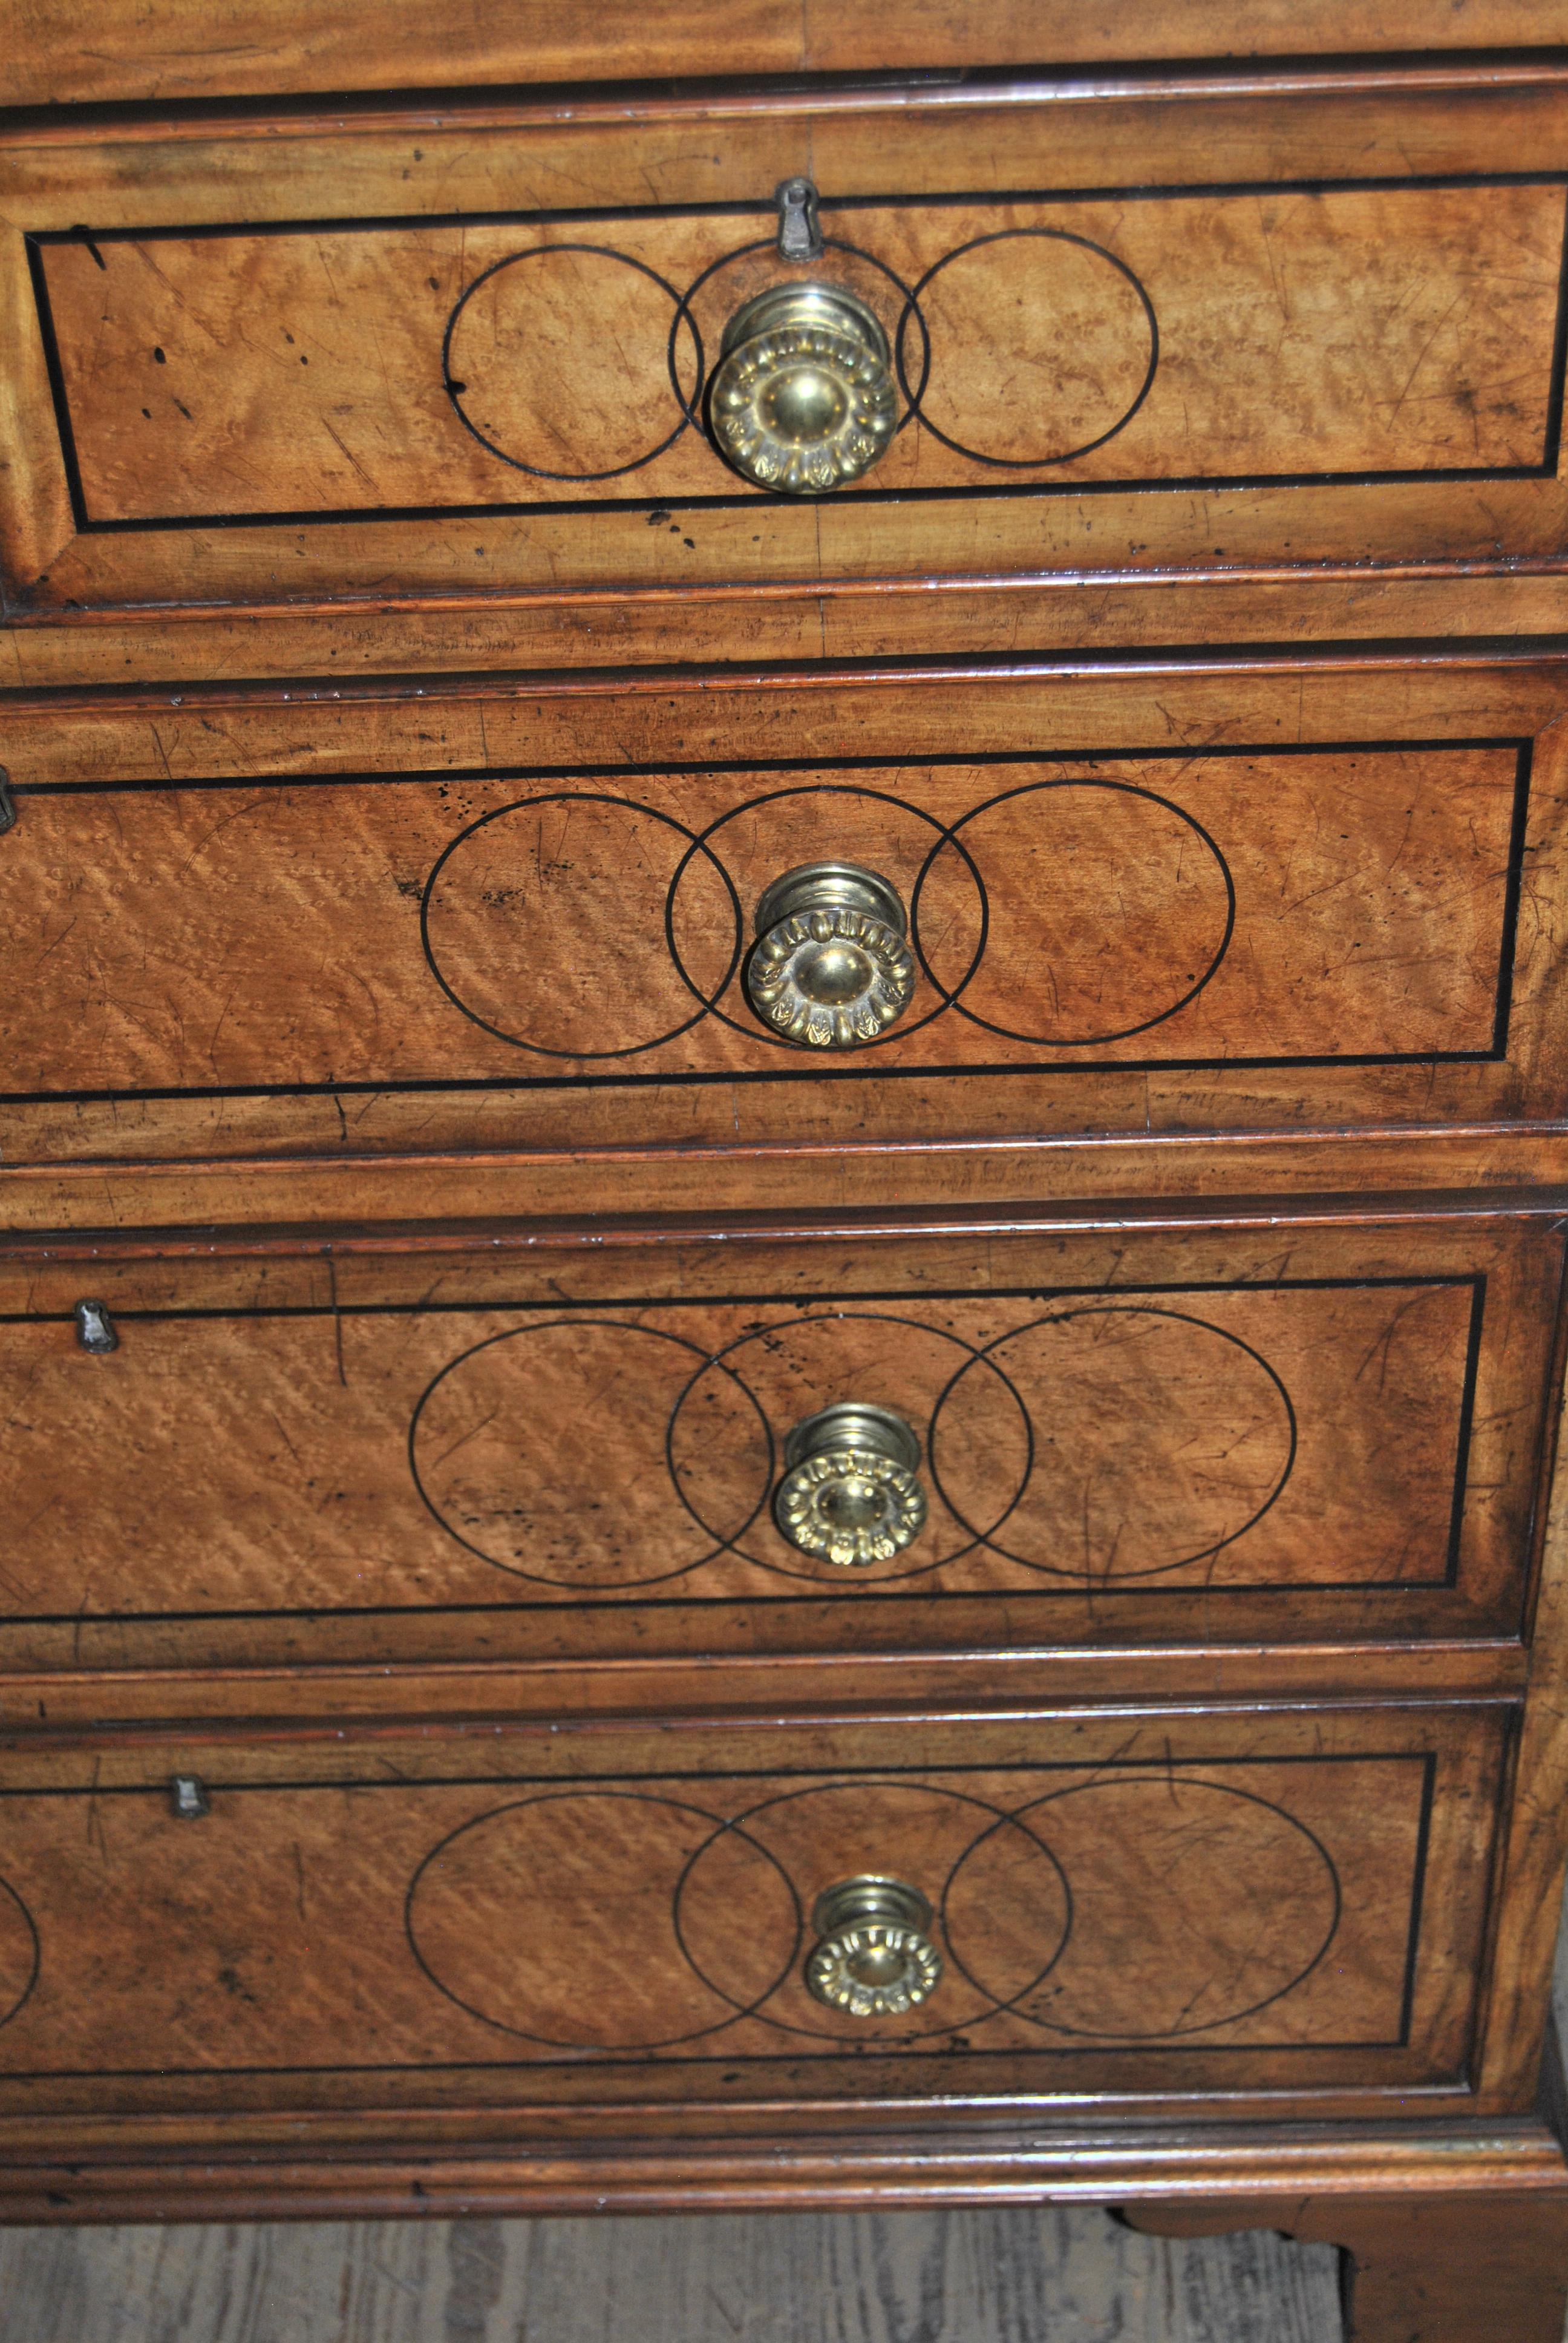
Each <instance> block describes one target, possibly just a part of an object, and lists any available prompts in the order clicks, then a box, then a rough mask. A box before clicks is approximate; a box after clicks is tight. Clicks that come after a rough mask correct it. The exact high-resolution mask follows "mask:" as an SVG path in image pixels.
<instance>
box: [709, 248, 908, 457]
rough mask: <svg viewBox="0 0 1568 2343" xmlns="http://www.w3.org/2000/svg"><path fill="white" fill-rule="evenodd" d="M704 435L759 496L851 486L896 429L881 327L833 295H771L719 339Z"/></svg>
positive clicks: (832, 291)
mask: <svg viewBox="0 0 1568 2343" xmlns="http://www.w3.org/2000/svg"><path fill="white" fill-rule="evenodd" d="M708 416H709V428H710V429H711V431H712V433H713V437H714V438H715V440H716V441H717V443H718V445H719V448H720V450H721V452H722V453H723V454H724V455H726V456H727V457H728V458H729V461H730V462H731V463H732V464H733V465H734V467H735V468H736V470H737V471H738V472H743V473H744V474H745V476H746V478H748V479H749V480H755V481H756V483H757V485H758V487H759V488H779V489H782V490H783V491H784V492H785V493H786V494H787V495H789V496H806V497H817V496H821V495H823V494H824V493H825V492H826V490H828V489H829V488H839V487H840V486H841V485H842V484H843V482H844V481H846V480H858V479H859V477H860V475H861V473H862V472H869V470H870V468H871V466H872V465H873V464H874V463H875V462H876V461H877V459H878V458H879V457H880V456H883V455H885V454H886V453H887V449H888V444H889V442H890V439H891V438H892V436H893V427H894V425H895V424H896V422H897V421H898V412H897V407H896V403H895V400H894V396H893V367H892V359H891V357H890V352H889V348H888V337H887V335H886V334H885V333H884V332H883V330H882V327H881V323H880V321H879V318H878V317H876V316H875V315H874V314H873V312H872V311H871V310H869V309H868V308H867V307H866V305H865V303H864V302H863V301H860V300H858V299H857V298H856V297H855V295H854V294H853V293H846V292H845V291H844V289H843V287H841V286H838V285H775V286H772V287H770V288H769V290H768V291H767V292H766V293H759V294H758V295H757V296H756V297H755V298H754V299H752V300H749V301H747V302H745V303H744V304H743V305H742V307H740V308H739V309H737V311H736V312H735V315H734V317H731V318H730V320H729V324H728V326H726V327H725V329H724V339H723V342H722V344H721V345H720V351H719V365H718V367H717V368H716V369H715V372H714V377H713V388H712V390H711V392H710V393H709V405H708Z"/></svg>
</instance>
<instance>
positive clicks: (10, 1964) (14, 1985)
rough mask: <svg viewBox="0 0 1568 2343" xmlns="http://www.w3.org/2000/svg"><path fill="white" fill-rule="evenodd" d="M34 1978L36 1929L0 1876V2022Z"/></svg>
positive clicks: (5, 2021)
mask: <svg viewBox="0 0 1568 2343" xmlns="http://www.w3.org/2000/svg"><path fill="white" fill-rule="evenodd" d="M37 1979H38V1931H37V1929H36V1928H35V1926H33V1916H32V1914H31V1913H30V1912H29V1911H28V1909H27V1906H25V1904H24V1903H23V1901H22V1898H21V1897H20V1896H18V1895H17V1893H16V1890H15V1888H14V1887H13V1886H12V1885H11V1884H10V1882H9V1881H8V1880H5V1879H0V2026H5V2025H6V2024H8V2023H9V2021H10V2020H11V2019H12V2018H13V2017H15V2015H16V2013H17V2011H18V2010H19V2009H20V2008H21V2006H22V2005H23V2003H24V2002H25V2000H26V1998H27V1996H28V1995H29V1994H30V1993H31V1992H32V1990H33V1987H34V1986H35V1984H36V1983H37Z"/></svg>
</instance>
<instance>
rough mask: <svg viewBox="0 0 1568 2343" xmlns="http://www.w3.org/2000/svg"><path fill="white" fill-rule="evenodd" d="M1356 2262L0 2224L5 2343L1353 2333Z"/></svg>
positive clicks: (948, 2236) (1032, 2239) (723, 2226)
mask: <svg viewBox="0 0 1568 2343" xmlns="http://www.w3.org/2000/svg"><path fill="white" fill-rule="evenodd" d="M1336 2263H1337V2257H1336V2255H1335V2254H1334V2252H1333V2249H1332V2247H1328V2246H1315V2247H1292V2246H1290V2245H1287V2244H1285V2243H1284V2242H1283V2241H1282V2239H1280V2238H1278V2237H1274V2236H1272V2235H1271V2234H1270V2233H1269V2232H1267V2231H1254V2232H1252V2233H1251V2234H1248V2235H1244V2236H1241V2237H1227V2238H1224V2239H1216V2240H1209V2239H1192V2240H1181V2241H1168V2240H1165V2239H1157V2238H1154V2237H1141V2236H1139V2235H1137V2234H1136V2233H1135V2232H1134V2231H1132V2230H1131V2229H1129V2228H1127V2227H1124V2226H1122V2225H1121V2223H1119V2222H1117V2221H1115V2220H1113V2219H1112V2218H1111V2216H1110V2215H1109V2214H1107V2213H1103V2212H1100V2211H1098V2210H1095V2209H1092V2208H1087V2209H1083V2210H1080V2209H1077V2208H1063V2207H1055V2208H1052V2207H1033V2206H1028V2207H1010V2208H1007V2209H1003V2210H996V2211H971V2212H958V2211H955V2212H940V2211H939V2212H931V2213H896V2214H891V2215H890V2214H877V2213H860V2214H841V2215H838V2216H835V2215H833V2214H830V2213H829V2214H809V2213H808V2214H769V2215H766V2216H747V2215H735V2214H729V2215H724V2214H717V2215H715V2214H690V2215H687V2216H685V2217H681V2218H677V2219H670V2220H657V2219H653V2220H650V2219H648V2218H646V2217H644V2218H641V2219H629V2220H628V2219H621V2220H617V2219H615V2218H613V2217H612V2218H609V2219H605V2218H603V2217H601V2218H599V2219H598V2220H569V2219H567V2220H547V2221H536V2222H528V2223H524V2222H503V2221H494V2220H477V2221H445V2220H426V2221H422V2222H407V2223H403V2224H393V2223H380V2224H377V2223H373V2222H332V2223H328V2222H322V2223H319V2224H316V2225H311V2224H306V2225H303V2226H302V2225H299V2224H295V2225H292V2226H289V2227H285V2226H282V2225H277V2224H274V2225H270V2226H269V2225H266V2224H259V2225H256V2226H246V2227H240V2226H235V2225H228V2226H215V2227H207V2228H198V2227H178V2226H175V2227H166V2228H162V2229H158V2228H147V2227H141V2228H134V2227H133V2228H121V2229H98V2230H94V2229H77V2230H72V2229H50V2230H37V2229H31V2230H29V2229H13V2230H0V2297H3V2298H4V2302H5V2308H0V2338H4V2343H524V2338H529V2337H534V2336H539V2335H542V2336H544V2337H546V2338H548V2343H614V2338H618V2337H620V2336H623V2335H625V2334H626V2332H627V2331H628V2328H629V2327H635V2328H636V2331H637V2334H638V2337H639V2338H641V2343H913V2338H917V2337H918V2338H919V2343H1040V2338H1042V2337H1046V2336H1049V2337H1050V2338H1059V2337H1060V2338H1064V2343H1079V2338H1085V2343H1087V2338H1091V2337H1094V2338H1100V2337H1110V2336H1115V2337H1116V2338H1118V2343H1338V2338H1339V2333H1340V2318H1339V2294H1338V2272H1337V2268H1336Z"/></svg>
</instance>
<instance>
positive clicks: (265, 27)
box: [9, 0, 1563, 105]
mask: <svg viewBox="0 0 1568 2343" xmlns="http://www.w3.org/2000/svg"><path fill="white" fill-rule="evenodd" d="M14 16H15V24H14V27H13V43H14V46H13V54H12V57H11V62H10V70H9V84H10V90H11V95H12V101H13V103H15V104H17V105H25V104H45V103H47V104H52V105H61V104H70V103H80V102H81V101H83V100H85V99H94V98H95V99H99V100H102V99H106V98H121V99H137V98H140V99H167V98H190V97H211V96H224V97H226V96H234V95H235V94H236V93H237V92H246V93H250V92H256V93H274V92H276V93H282V94H284V95H290V96H291V95H292V94H293V93H294V92H296V91H297V90H310V89H318V90H328V91H332V92H334V93H337V92H338V91H340V90H344V89H348V88H355V89H408V88H416V87H418V86H420V85H433V86H436V87H440V88H446V87H450V86H454V85H469V84H474V83H487V82H525V83H526V82H538V81H545V82H549V81H573V80H578V79H584V78H600V77H606V76H608V77H609V78H612V79H615V80H623V79H627V78H629V77H632V76H638V77H640V76H642V75H654V74H661V75H662V74H723V75H736V74H775V73H782V74H799V73H833V72H837V73H842V72H846V71H856V70H862V69H864V68H866V67H868V66H869V67H871V68H873V69H875V70H877V71H879V72H886V71H887V70H888V69H889V68H890V67H892V66H895V65H915V66H923V65H964V66H975V65H1033V64H1034V63H1035V62H1036V61H1037V60H1038V59H1040V58H1042V57H1050V58H1053V59H1057V60H1059V61H1060V62H1063V63H1067V62H1073V63H1077V62H1080V61H1088V62H1091V63H1096V64H1097V63H1099V62H1100V61H1101V59H1103V58H1106V57H1116V58H1121V59H1127V60H1131V59H1143V58H1152V59H1163V58H1168V57H1182V56H1200V57H1212V56H1237V57H1255V56H1259V55H1263V56H1267V55H1281V54H1283V55H1287V56H1291V57H1299V56H1302V55H1312V54H1315V53H1317V52H1320V51H1326V52H1327V53H1328V54H1330V55H1332V54H1333V53H1335V52H1336V51H1337V52H1342V53H1343V52H1348V53H1351V54H1352V55H1353V54H1359V53H1360V52H1362V51H1366V50H1372V51H1374V52H1375V51H1379V50H1389V49H1396V50H1397V49H1417V48H1421V47H1422V46H1423V45H1425V44H1426V43H1427V42H1428V41H1429V40H1430V39H1431V38H1432V15H1431V11H1430V7H1429V6H1428V5H1424V0H1400V5H1397V6H1395V5H1389V0H1244V5H1243V0H1238V5H1235V6H1233V7H1231V8H1229V9H1227V11H1226V12H1225V15H1224V18H1223V20H1222V21H1220V22H1216V20H1215V16H1214V11H1213V7H1212V5H1211V0H1159V5H1154V0H1109V5H1102V6H1101V8H1100V9H1099V10H1098V11H1097V12H1096V15H1095V17H1094V20H1093V22H1092V24H1086V23H1085V22H1084V21H1083V19H1082V17H1081V14H1080V12H1079V10H1078V9H1077V7H1076V6H1074V5H1071V0H996V5H994V6H992V7H990V8H988V9H987V10H986V12H985V14H984V15H983V16H980V17H977V16H975V15H973V14H972V13H971V12H970V10H968V9H965V8H958V7H954V6H951V5H945V0H892V5H889V0H881V5H870V0H801V5H799V6H798V7H794V8H785V9H781V8H777V7H772V6H768V5H762V0H521V5H518V0H508V5H505V6H503V5H500V0H473V5H469V6H467V7H466V8H465V9H464V10H463V12H462V14H461V15H460V17H457V18H447V17H443V18H442V19H441V21H440V22H439V24H435V25H433V24H432V23H431V21H430V18H429V15H428V13H427V11H426V10H425V9H423V8H421V7H419V6H417V5H416V4H415V0H383V5H382V6H381V7H380V8H379V9H378V11H377V23H376V38H375V41H374V42H373V43H369V44H367V42H366V41H365V40H364V38H363V34H362V31H361V30H357V28H356V26H355V25H354V24H353V23H352V22H350V21H349V20H348V19H347V18H346V17H345V16H344V15H343V14H342V13H341V12H340V10H338V9H337V7H336V6H332V5H302V0H221V5H215V0H201V5H196V0H152V5H146V6H144V7H143V8H142V9H141V10H140V11H139V12H138V14H137V15H136V16H135V17H134V18H131V19H129V20H127V19H126V16H125V15H124V14H123V12H122V11H121V9H120V8H119V7H118V6H117V5H115V0H77V5H74V6H69V5H65V0H17V5H15V9H14ZM1556 18H1557V12H1556V11H1555V9H1554V8H1553V7H1548V6H1544V5H1543V0H1466V5H1462V7H1461V8H1458V9H1455V10H1453V11H1452V12H1451V15H1450V17H1449V18H1448V19H1447V20H1446V21H1445V22H1444V23H1443V25H1442V37H1443V39H1444V41H1445V42H1449V43H1453V44H1460V45H1462V46H1463V47H1464V48H1480V47H1504V46H1506V45H1509V44H1510V43H1518V44H1520V45H1534V44H1536V43H1539V42H1541V41H1543V40H1548V39H1552V38H1554V37H1558V36H1559V35H1561V32H1562V29H1563V27H1562V25H1560V24H1559V23H1558V22H1557V21H1556Z"/></svg>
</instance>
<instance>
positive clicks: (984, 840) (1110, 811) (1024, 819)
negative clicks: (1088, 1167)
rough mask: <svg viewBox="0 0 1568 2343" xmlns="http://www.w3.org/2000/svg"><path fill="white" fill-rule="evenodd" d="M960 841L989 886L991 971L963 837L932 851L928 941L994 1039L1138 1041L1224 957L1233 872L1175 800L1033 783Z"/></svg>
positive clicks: (1079, 783)
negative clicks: (978, 949)
mask: <svg viewBox="0 0 1568 2343" xmlns="http://www.w3.org/2000/svg"><path fill="white" fill-rule="evenodd" d="M952 834H953V838H954V840H958V841H960V842H961V844H962V845H963V847H964V848H965V849H966V850H967V851H968V853H969V855H970V858H971V860H972V861H973V864H974V866H975V868H976V869H977V870H979V872H980V879H981V881H982V882H983V885H984V888H985V895H986V903H987V908H988V915H989V916H988V926H987V933H986V943H985V950H984V952H983V954H982V956H981V958H980V965H979V966H978V968H974V967H973V953H972V948H971V946H970V942H969V940H968V920H967V906H968V904H969V901H970V898H971V896H972V894H973V889H974V881H973V879H972V877H971V876H970V871H969V870H968V868H967V867H966V866H965V865H964V864H963V862H962V861H961V860H960V857H959V855H958V854H957V852H956V851H955V849H954V847H953V846H950V845H948V844H946V843H944V844H942V845H941V846H940V848H939V849H938V850H937V851H936V853H935V854H934V855H933V856H932V858H931V860H930V866H929V868H928V870H927V871H926V874H925V877H924V879H923V880H922V882H921V884H920V889H919V891H918V893H917V895H916V897H915V900H914V902H913V906H912V911H913V921H914V936H915V940H916V942H917V943H918V945H919V947H920V953H921V956H922V958H923V959H924V960H925V963H926V965H927V967H928V968H929V969H930V973H931V975H932V976H933V977H934V979H935V980H936V981H937V983H938V984H939V985H940V986H942V988H943V989H944V990H946V991H947V992H949V993H950V994H956V995H958V996H959V997H958V999H957V1000H956V1002H955V1006H956V1007H957V1009H958V1011H959V1013H960V1015H961V1016H964V1017H968V1018H970V1020H971V1021H973V1022H974V1023H975V1024H977V1025H981V1026H984V1027H985V1028H986V1030H987V1031H990V1032H993V1033H998V1034H1001V1035H1004V1036H1005V1037H1006V1038H1007V1039H1009V1040H1010V1041H1038V1042H1042V1043H1046V1044H1048V1045H1050V1046H1053V1047H1056V1048H1060V1049H1068V1048H1084V1047H1088V1046H1092V1045H1101V1044H1103V1043H1105V1042H1108V1041H1124V1040H1126V1039H1127V1037H1128V1036H1129V1035H1130V1034H1133V1033H1141V1032H1144V1031H1147V1030H1148V1028H1149V1027H1151V1026H1152V1025H1158V1024H1161V1023H1162V1022H1163V1021H1164V1020H1165V1019H1166V1018H1168V1017H1173V1016H1174V1015H1175V1014H1176V1012H1177V1011H1178V1010H1180V1009H1184V1008H1185V1007H1186V1006H1187V1004H1188V1002H1189V1001H1191V1000H1192V999H1193V998H1194V997H1195V995H1196V994H1198V993H1199V992H1201V990H1202V989H1203V987H1204V985H1206V984H1207V983H1208V981H1209V980H1210V978H1211V976H1212V975H1213V974H1214V971H1215V970H1216V969H1217V968H1218V967H1219V965H1220V962H1221V960H1222V959H1223V958H1224V956H1225V952H1226V950H1227V948H1228V946H1229V944H1230V940H1231V928H1232V925H1233V921H1234V916H1235V890H1234V887H1233V884H1232V881H1231V873H1230V870H1229V869H1228V867H1227V865H1226V862H1225V859H1224V857H1223V855H1222V854H1221V851H1220V849H1219V847H1218V846H1217V845H1216V844H1215V842H1214V840H1212V839H1211V837H1210V836H1209V834H1208V832H1207V831H1206V830H1203V829H1202V828H1201V826H1200V825H1199V824H1198V823H1197V822H1196V821H1194V820H1192V818H1191V815H1190V814H1187V813H1184V812H1183V811H1182V810H1181V807H1180V806H1176V805H1172V804H1171V801H1170V800H1169V799H1166V798H1161V797H1157V796H1155V795H1154V794H1153V793H1152V792H1151V791H1150V790H1148V789H1134V788H1130V787H1129V786H1127V785H1126V784H1125V783H1122V782H1118V781H1101V780H1060V781H1040V782H1031V783H1029V784H1027V785H1026V786H1025V787H1024V788H1022V789H1010V790H1009V791H1008V792H1007V793H1006V795H1005V796H1003V797H1000V798H993V799H990V802H989V803H987V804H985V805H981V806H977V807H976V809H975V810H974V811H973V812H972V813H970V814H966V815H965V816H964V818H963V819H962V820H960V821H957V822H955V823H954V824H953V832H952ZM971 968H972V970H973V972H972V974H971V973H970V970H971Z"/></svg>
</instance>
